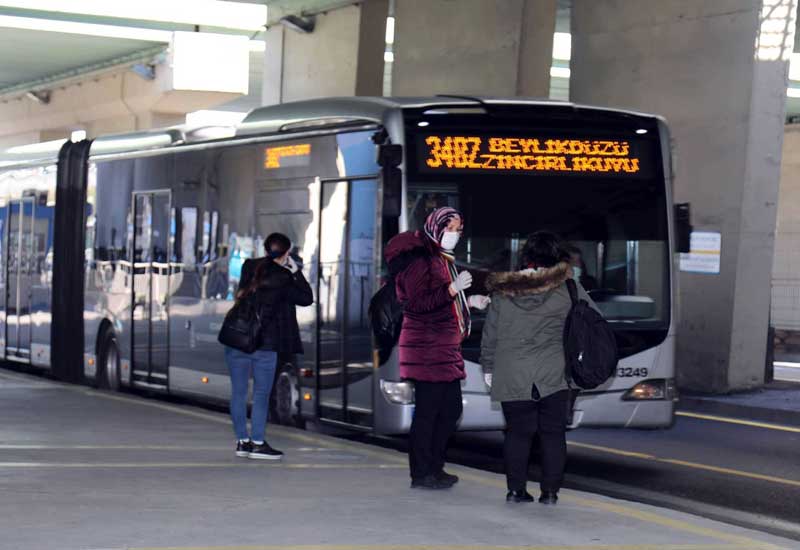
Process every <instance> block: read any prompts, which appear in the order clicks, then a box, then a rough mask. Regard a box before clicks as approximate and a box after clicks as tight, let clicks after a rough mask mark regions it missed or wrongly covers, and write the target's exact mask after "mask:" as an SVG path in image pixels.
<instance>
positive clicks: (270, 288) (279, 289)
mask: <svg viewBox="0 0 800 550" xmlns="http://www.w3.org/2000/svg"><path fill="white" fill-rule="evenodd" d="M262 263H264V267H263V273H262V276H261V279H260V282H259V285H258V289H257V290H256V300H257V302H258V305H259V310H260V313H261V334H262V338H263V343H262V345H261V349H264V350H269V351H277V352H278V353H303V344H302V342H301V341H300V329H299V327H298V325H297V314H296V312H295V306H310V305H311V304H313V303H314V295H313V293H312V292H311V286H309V284H308V281H306V279H305V277H303V272H302V271H298V272H297V273H295V274H292V273H291V272H290V271H289V270H288V269H286V268H284V267H281V266H279V265H278V264H276V263H275V262H273V261H272V260H270V259H267V258H258V259H253V260H247V261H246V262H244V265H243V266H242V278H241V280H240V281H239V289H242V288H247V287H248V286H249V285H250V282H251V281H252V280H253V277H254V276H255V274H256V270H257V269H258V268H259V266H260V265H261V264H262Z"/></svg>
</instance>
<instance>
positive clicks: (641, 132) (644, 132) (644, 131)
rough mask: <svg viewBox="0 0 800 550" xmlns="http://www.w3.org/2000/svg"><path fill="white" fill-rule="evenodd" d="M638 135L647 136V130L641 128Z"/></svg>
mask: <svg viewBox="0 0 800 550" xmlns="http://www.w3.org/2000/svg"><path fill="white" fill-rule="evenodd" d="M636 133H637V134H639V135H642V134H646V133H647V130H645V129H644V128H639V129H638V130H636Z"/></svg>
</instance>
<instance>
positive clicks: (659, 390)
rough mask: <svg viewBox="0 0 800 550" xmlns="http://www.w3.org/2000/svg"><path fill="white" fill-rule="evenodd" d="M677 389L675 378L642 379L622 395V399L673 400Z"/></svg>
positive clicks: (676, 394)
mask: <svg viewBox="0 0 800 550" xmlns="http://www.w3.org/2000/svg"><path fill="white" fill-rule="evenodd" d="M677 396H678V390H677V387H676V386H675V380H673V379H671V378H670V379H668V380H665V379H663V378H660V379H655V380H643V381H642V382H639V383H638V384H636V385H635V386H634V387H632V388H631V389H629V390H628V391H626V392H625V393H624V394H623V395H622V400H623V401H667V400H675V399H677Z"/></svg>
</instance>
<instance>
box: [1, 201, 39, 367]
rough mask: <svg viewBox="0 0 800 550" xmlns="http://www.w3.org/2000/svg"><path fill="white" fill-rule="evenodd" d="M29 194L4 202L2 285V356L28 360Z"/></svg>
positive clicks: (31, 203)
mask: <svg viewBox="0 0 800 550" xmlns="http://www.w3.org/2000/svg"><path fill="white" fill-rule="evenodd" d="M34 205H35V199H34V198H33V197H27V198H23V199H21V200H14V201H11V202H10V203H9V205H8V214H7V216H6V219H7V220H8V246H6V254H7V258H6V265H7V266H8V268H7V269H8V270H7V277H8V284H7V286H6V289H7V292H6V296H5V298H6V358H8V359H12V360H14V359H17V360H19V359H22V360H26V361H27V360H30V354H31V299H32V286H33V277H34V271H35V270H34V265H33V264H34V261H35V259H34V249H33V246H34V239H33V229H34V223H35V220H34V212H35V206H34Z"/></svg>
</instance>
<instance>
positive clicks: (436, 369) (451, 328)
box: [386, 207, 486, 489]
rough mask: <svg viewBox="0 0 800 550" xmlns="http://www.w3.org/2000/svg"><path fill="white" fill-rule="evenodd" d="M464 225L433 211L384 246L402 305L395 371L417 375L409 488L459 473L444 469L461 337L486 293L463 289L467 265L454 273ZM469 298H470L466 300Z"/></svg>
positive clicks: (457, 402) (460, 371) (457, 395)
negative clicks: (455, 253) (419, 225)
mask: <svg viewBox="0 0 800 550" xmlns="http://www.w3.org/2000/svg"><path fill="white" fill-rule="evenodd" d="M462 230H463V218H462V216H461V214H460V213H459V212H458V211H457V210H455V209H453V208H449V207H444V208H439V209H438V210H434V211H433V212H431V214H430V215H429V216H428V219H427V220H426V222H425V228H424V231H415V232H407V233H401V234H400V235H397V236H396V237H395V238H393V239H392V240H391V241H390V242H389V243H388V244H387V246H386V261H387V263H388V264H389V270H390V272H391V273H392V275H393V276H394V278H395V285H396V291H397V299H398V301H399V302H400V303H401V304H402V306H403V326H402V329H401V332H400V341H399V346H400V348H399V352H400V353H399V355H400V375H401V376H402V377H403V378H404V379H409V380H413V381H414V390H415V391H414V401H415V407H414V418H413V420H412V422H411V432H410V434H409V463H410V467H411V487H412V488H426V489H446V488H449V487H452V486H453V484H455V483H456V482H457V481H458V477H456V476H454V475H450V474H448V473H446V472H445V471H444V461H445V451H446V449H447V440H448V439H449V438H450V436H451V435H452V433H453V432H454V431H455V428H456V424H457V423H458V419H459V418H460V417H461V412H462V405H461V383H460V381H461V379H463V378H464V377H465V374H464V359H463V358H462V356H461V342H462V341H463V340H464V339H465V338H466V337H467V336H469V330H470V318H469V305H474V306H476V307H478V306H480V305H483V306H484V307H485V303H484V302H482V300H486V298H485V297H478V296H474V297H473V296H471V297H470V299H469V300H467V298H466V295H465V294H464V291H465V290H467V289H468V288H469V287H470V286H471V285H472V275H470V273H469V272H468V271H463V272H461V273H458V272H457V270H456V267H455V263H454V261H453V256H452V251H453V249H454V248H455V246H456V244H457V243H458V239H459V237H460V235H461V232H462ZM468 302H469V303H468Z"/></svg>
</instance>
